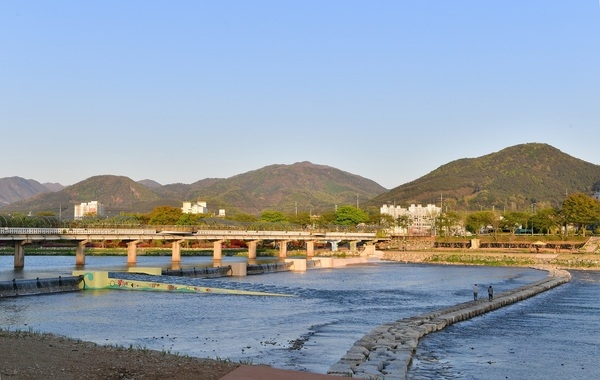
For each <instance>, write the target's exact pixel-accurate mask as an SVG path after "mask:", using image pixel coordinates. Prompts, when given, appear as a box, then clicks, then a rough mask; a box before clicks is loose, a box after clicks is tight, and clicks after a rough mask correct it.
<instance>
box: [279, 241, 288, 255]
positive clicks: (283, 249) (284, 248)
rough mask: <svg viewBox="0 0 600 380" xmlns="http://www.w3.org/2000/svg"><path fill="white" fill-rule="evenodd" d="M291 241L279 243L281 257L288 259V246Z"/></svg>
mask: <svg viewBox="0 0 600 380" xmlns="http://www.w3.org/2000/svg"><path fill="white" fill-rule="evenodd" d="M288 242H289V240H281V241H280V242H279V257H287V244H288Z"/></svg>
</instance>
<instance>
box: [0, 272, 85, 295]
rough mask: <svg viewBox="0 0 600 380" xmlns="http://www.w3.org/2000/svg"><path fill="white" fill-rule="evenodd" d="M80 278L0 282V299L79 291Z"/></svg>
mask: <svg viewBox="0 0 600 380" xmlns="http://www.w3.org/2000/svg"><path fill="white" fill-rule="evenodd" d="M82 281H83V277H82V276H67V277H63V276H58V278H42V279H40V278H39V277H38V278H36V279H35V280H18V281H17V280H15V279H13V280H12V281H2V282H0V298H2V297H18V296H27V295H34V294H50V293H64V292H74V291H78V290H80V288H79V284H80V283H81V282H82Z"/></svg>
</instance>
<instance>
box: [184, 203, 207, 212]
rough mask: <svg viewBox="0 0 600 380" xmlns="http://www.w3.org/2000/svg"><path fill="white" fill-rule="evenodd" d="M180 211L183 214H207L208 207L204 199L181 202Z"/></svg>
mask: <svg viewBox="0 0 600 380" xmlns="http://www.w3.org/2000/svg"><path fill="white" fill-rule="evenodd" d="M181 211H182V212H183V213H184V214H208V208H207V207H206V202H204V201H197V202H196V203H192V202H183V206H182V207H181Z"/></svg>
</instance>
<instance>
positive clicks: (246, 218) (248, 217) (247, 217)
mask: <svg viewBox="0 0 600 380" xmlns="http://www.w3.org/2000/svg"><path fill="white" fill-rule="evenodd" d="M226 219H227V220H233V221H235V222H247V223H253V222H256V221H258V218H257V217H256V216H254V215H252V214H246V213H243V212H239V213H237V214H234V215H231V216H229V215H228V216H227V218H226Z"/></svg>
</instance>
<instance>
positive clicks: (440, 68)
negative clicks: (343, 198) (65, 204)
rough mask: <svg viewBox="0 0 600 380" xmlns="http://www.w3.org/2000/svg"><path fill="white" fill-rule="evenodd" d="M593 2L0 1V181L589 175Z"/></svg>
mask: <svg viewBox="0 0 600 380" xmlns="http://www.w3.org/2000/svg"><path fill="white" fill-rule="evenodd" d="M599 128H600V4H599V2H598V0H585V1H584V0H569V1H566V0H539V1H538V0H526V1H523V0H504V1H481V0H471V1H463V0H453V1H448V0H411V1H408V0H394V1H349V0H340V1H333V0H318V1H310V0H299V1H292V0H273V1H260V0H252V1H247V0H239V1H216V0H215V1H200V0H194V1H182V0H178V1H147V0H144V1H130V0H129V1H79V0H78V1H62V0H58V1H12V0H6V1H2V2H0V139H1V140H0V141H1V142H2V144H1V152H2V158H3V159H2V163H1V164H0V178H2V177H10V176H19V177H24V178H28V179H35V180H37V181H40V182H59V183H61V184H63V185H71V184H74V183H77V182H79V181H82V180H84V179H86V178H89V177H91V176H94V175H100V174H115V175H124V176H128V177H130V178H131V179H133V180H136V181H137V180H141V179H153V180H155V181H158V182H160V183H162V184H168V183H175V182H183V183H192V182H195V181H197V180H200V179H203V178H207V177H222V178H225V177H230V176H233V175H236V174H240V173H244V172H247V171H250V170H255V169H259V168H261V167H263V166H267V165H271V164H292V163H294V162H299V161H311V162H313V163H316V164H323V165H329V166H333V167H335V168H338V169H341V170H344V171H347V172H350V173H354V174H358V175H361V176H363V177H366V178H370V179H372V180H374V181H376V182H378V183H379V184H381V185H382V186H384V187H386V188H393V187H396V186H399V185H401V184H404V183H406V182H409V181H412V180H414V179H417V178H419V177H421V176H423V175H425V174H427V173H429V172H431V171H432V170H434V169H436V168H438V167H439V166H440V165H443V164H446V163H448V162H450V161H454V160H456V159H460V158H465V157H479V156H482V155H485V154H489V153H493V152H497V151H499V150H501V149H503V148H506V147H509V146H512V145H516V144H522V143H527V142H540V143H548V144H550V145H552V146H554V147H556V148H558V149H560V150H561V151H563V152H565V153H567V154H569V155H572V156H574V157H577V158H580V159H583V160H585V161H588V162H592V163H594V164H600V129H599Z"/></svg>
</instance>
